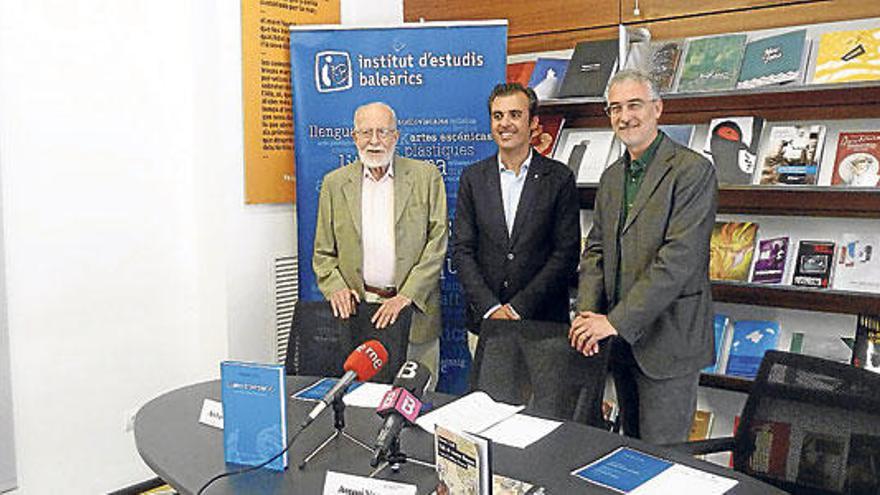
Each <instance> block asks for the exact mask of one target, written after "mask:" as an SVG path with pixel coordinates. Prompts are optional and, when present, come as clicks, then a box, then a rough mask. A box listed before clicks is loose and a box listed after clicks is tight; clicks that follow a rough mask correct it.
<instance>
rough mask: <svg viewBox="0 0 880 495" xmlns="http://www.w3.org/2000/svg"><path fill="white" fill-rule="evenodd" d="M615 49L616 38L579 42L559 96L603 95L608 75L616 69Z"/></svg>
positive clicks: (616, 46) (617, 47) (616, 44)
mask: <svg viewBox="0 0 880 495" xmlns="http://www.w3.org/2000/svg"><path fill="white" fill-rule="evenodd" d="M618 52H619V46H618V41H617V40H616V39H613V40H601V41H582V42H580V43H578V44H577V45H576V46H575V48H574V54H572V56H571V61H570V62H569V64H568V69H567V70H566V71H565V78H564V79H563V80H562V86H561V87H560V89H559V97H560V98H568V97H574V96H602V95H604V94H605V85H606V84H607V83H608V79H610V78H611V75H612V74H613V73H614V72H615V70H617V55H618Z"/></svg>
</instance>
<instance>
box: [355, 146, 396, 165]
mask: <svg viewBox="0 0 880 495" xmlns="http://www.w3.org/2000/svg"><path fill="white" fill-rule="evenodd" d="M392 154H393V152H391V151H386V152H384V153H382V154H381V155H378V156H376V155H372V154H370V153H369V152H368V151H361V150H358V158H360V160H361V163H363V164H364V166H365V167H367V168H382V167H386V166H388V165H390V164H391V157H392Z"/></svg>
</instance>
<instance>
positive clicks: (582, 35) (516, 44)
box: [507, 26, 617, 54]
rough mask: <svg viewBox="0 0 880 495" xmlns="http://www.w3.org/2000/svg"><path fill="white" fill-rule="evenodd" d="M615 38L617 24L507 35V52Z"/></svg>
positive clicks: (534, 50) (538, 50)
mask: <svg viewBox="0 0 880 495" xmlns="http://www.w3.org/2000/svg"><path fill="white" fill-rule="evenodd" d="M611 38H617V26H613V27H599V28H590V29H577V30H573V31H562V32H552V33H541V34H530V35H519V36H509V35H508V37H507V53H509V54H514V53H532V52H542V51H545V50H565V49H569V48H574V46H575V45H577V44H578V42H579V41H587V40H607V39H611Z"/></svg>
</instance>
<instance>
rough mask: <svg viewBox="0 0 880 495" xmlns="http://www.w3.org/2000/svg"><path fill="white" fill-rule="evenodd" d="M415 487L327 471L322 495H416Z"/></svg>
mask: <svg viewBox="0 0 880 495" xmlns="http://www.w3.org/2000/svg"><path fill="white" fill-rule="evenodd" d="M416 488H417V487H416V485H410V484H408V483H397V482H395V481H387V480H377V479H375V478H366V477H364V476H355V475H352V474H345V473H336V472H333V471H327V477H326V478H324V492H323V493H324V495H339V494H340V493H363V494H377V495H378V494H381V495H416Z"/></svg>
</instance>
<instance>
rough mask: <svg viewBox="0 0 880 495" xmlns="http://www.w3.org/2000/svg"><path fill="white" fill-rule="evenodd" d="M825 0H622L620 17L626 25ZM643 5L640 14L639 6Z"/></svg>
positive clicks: (640, 7)
mask: <svg viewBox="0 0 880 495" xmlns="http://www.w3.org/2000/svg"><path fill="white" fill-rule="evenodd" d="M817 1H825V0H701V1H699V2H694V1H693V0H621V1H620V17H621V19H623V22H624V23H625V24H628V23H634V22H646V21H653V20H658V19H669V18H676V17H686V16H690V17H693V16H701V15H706V14H717V13H721V12H733V11H742V10H752V9H766V8H770V7H779V6H784V5H791V4H796V3H804V2H808V3H809V2H817ZM636 5H638V6H639V12H638V15H636V12H635V7H636Z"/></svg>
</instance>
